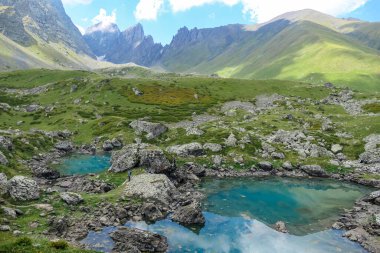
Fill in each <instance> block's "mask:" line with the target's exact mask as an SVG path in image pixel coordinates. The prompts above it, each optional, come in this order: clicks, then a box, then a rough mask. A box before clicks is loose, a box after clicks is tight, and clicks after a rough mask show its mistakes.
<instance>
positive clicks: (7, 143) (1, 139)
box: [0, 136, 13, 151]
mask: <svg viewBox="0 0 380 253" xmlns="http://www.w3.org/2000/svg"><path fill="white" fill-rule="evenodd" d="M0 147H3V148H4V149H7V150H9V151H11V150H12V149H13V143H12V139H11V138H9V137H6V136H0Z"/></svg>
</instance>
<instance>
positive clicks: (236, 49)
mask: <svg viewBox="0 0 380 253" xmlns="http://www.w3.org/2000/svg"><path fill="white" fill-rule="evenodd" d="M200 48H201V45H199V46H198V47H197V50H196V52H198V50H201V49H200ZM201 51H202V50H201ZM204 53H205V52H204ZM204 53H202V52H201V53H200V54H204ZM192 54H194V52H192V51H187V52H185V56H183V57H182V58H179V59H180V60H181V59H183V60H184V62H185V65H182V62H181V61H179V62H177V64H175V63H176V62H175V61H174V60H173V62H172V63H171V65H170V66H174V70H181V68H182V67H184V66H185V67H186V68H187V71H186V72H200V73H204V74H209V73H217V74H219V75H220V76H223V77H234V78H249V79H285V80H296V81H306V82H311V83H316V84H321V83H324V82H334V83H336V84H337V85H341V86H349V87H352V88H355V89H360V90H377V91H379V90H380V85H379V81H380V52H379V51H377V50H374V49H372V48H369V47H367V46H365V45H362V44H361V43H359V42H358V41H357V40H355V39H352V38H350V37H349V36H347V35H344V34H341V33H338V32H335V31H333V30H331V29H329V28H326V27H324V26H321V25H318V24H315V23H312V22H309V21H301V22H296V23H292V24H289V23H287V22H285V21H276V22H274V23H270V24H268V25H267V26H264V27H261V28H260V29H258V30H257V31H255V32H253V34H252V36H250V37H247V38H245V39H244V40H243V41H241V42H239V43H235V44H234V45H232V46H230V47H229V48H228V49H227V50H225V52H224V53H222V54H220V55H218V56H217V57H214V58H212V59H209V60H208V61H203V62H202V63H200V64H198V65H195V66H192V67H190V66H188V64H189V62H190V63H191V61H187V60H186V59H187V58H188V57H191V55H192ZM186 55H187V56H188V57H186ZM177 59H178V58H177Z"/></svg>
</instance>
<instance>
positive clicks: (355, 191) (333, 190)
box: [202, 178, 369, 235]
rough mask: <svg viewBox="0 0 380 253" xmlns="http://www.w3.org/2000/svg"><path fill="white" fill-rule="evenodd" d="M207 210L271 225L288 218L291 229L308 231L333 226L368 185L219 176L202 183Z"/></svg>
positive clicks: (303, 232)
mask: <svg viewBox="0 0 380 253" xmlns="http://www.w3.org/2000/svg"><path fill="white" fill-rule="evenodd" d="M202 190H203V191H204V192H205V194H206V196H207V199H206V200H205V203H204V209H205V210H206V211H209V212H212V213H217V214H220V215H223V216H230V217H237V216H241V215H245V216H248V217H252V218H254V219H258V220H260V221H262V222H264V223H265V224H268V225H272V224H274V223H276V222H277V221H279V220H282V221H285V222H286V224H287V226H288V229H289V230H290V232H291V233H293V234H296V235H305V234H308V233H313V232H319V231H322V230H325V229H327V228H329V227H331V225H332V223H333V222H334V221H335V220H336V219H337V218H338V217H339V215H340V214H341V213H342V212H344V209H347V208H348V209H349V208H352V206H353V203H354V202H355V200H356V199H358V198H360V197H361V196H363V195H364V194H365V193H367V192H369V189H368V188H365V187H361V186H357V185H353V184H347V183H343V182H336V181H332V180H326V179H324V180H320V179H284V178H271V179H265V180H252V179H216V180H209V181H206V182H204V183H203V184H202Z"/></svg>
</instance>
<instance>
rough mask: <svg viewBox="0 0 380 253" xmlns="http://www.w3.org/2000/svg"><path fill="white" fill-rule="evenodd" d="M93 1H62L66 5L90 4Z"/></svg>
mask: <svg viewBox="0 0 380 253" xmlns="http://www.w3.org/2000/svg"><path fill="white" fill-rule="evenodd" d="M91 2H92V0H62V3H63V4H64V5H78V4H90V3H91Z"/></svg>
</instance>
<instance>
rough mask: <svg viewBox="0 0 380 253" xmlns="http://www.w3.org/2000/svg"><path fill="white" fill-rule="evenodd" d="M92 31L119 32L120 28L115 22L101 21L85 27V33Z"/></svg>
mask: <svg viewBox="0 0 380 253" xmlns="http://www.w3.org/2000/svg"><path fill="white" fill-rule="evenodd" d="M94 32H101V33H120V30H119V27H118V26H117V25H116V24H115V23H111V22H106V21H103V22H100V23H97V24H95V25H93V26H90V27H89V28H87V29H86V32H85V34H91V33H94Z"/></svg>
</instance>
